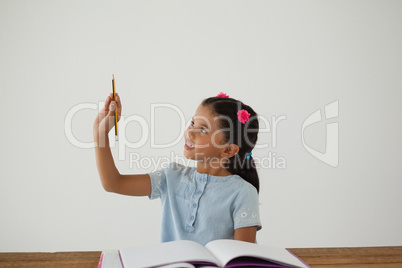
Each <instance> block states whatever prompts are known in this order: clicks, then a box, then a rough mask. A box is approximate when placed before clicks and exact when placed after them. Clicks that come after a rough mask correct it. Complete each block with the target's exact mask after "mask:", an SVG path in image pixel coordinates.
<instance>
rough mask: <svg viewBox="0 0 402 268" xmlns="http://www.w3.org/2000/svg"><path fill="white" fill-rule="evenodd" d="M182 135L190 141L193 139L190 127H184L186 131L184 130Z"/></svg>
mask: <svg viewBox="0 0 402 268" xmlns="http://www.w3.org/2000/svg"><path fill="white" fill-rule="evenodd" d="M184 137H185V138H186V139H189V140H191V141H194V133H193V131H191V130H190V127H188V128H187V129H186V131H185V132H184Z"/></svg>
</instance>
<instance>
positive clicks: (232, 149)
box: [221, 144, 240, 158]
mask: <svg viewBox="0 0 402 268" xmlns="http://www.w3.org/2000/svg"><path fill="white" fill-rule="evenodd" d="M239 150H240V148H239V146H237V144H229V145H228V146H226V148H225V149H223V151H222V153H221V156H222V157H226V158H231V157H232V156H234V155H236V154H237V153H238V152H239Z"/></svg>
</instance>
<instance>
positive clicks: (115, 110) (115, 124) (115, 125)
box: [112, 74, 119, 141]
mask: <svg viewBox="0 0 402 268" xmlns="http://www.w3.org/2000/svg"><path fill="white" fill-rule="evenodd" d="M112 88H113V101H114V104H115V109H114V133H115V137H116V141H118V140H119V136H118V135H119V131H118V129H117V103H116V89H115V85H114V74H113V75H112Z"/></svg>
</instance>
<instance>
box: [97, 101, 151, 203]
mask: <svg viewBox="0 0 402 268" xmlns="http://www.w3.org/2000/svg"><path fill="white" fill-rule="evenodd" d="M116 108H117V119H118V120H120V117H121V110H122V106H121V102H120V97H119V95H118V94H116V104H114V102H112V94H110V95H109V96H108V97H107V98H106V101H105V105H104V106H103V108H102V110H101V111H100V112H99V114H98V116H97V117H96V119H95V122H94V125H93V135H94V142H95V158H96V166H97V168H98V173H99V176H100V179H101V183H102V186H103V188H104V189H105V190H106V191H107V192H113V193H118V194H124V195H133V196H147V195H150V194H151V181H150V178H149V175H148V174H136V175H122V174H120V173H119V171H118V170H117V168H116V165H115V164H114V160H113V156H112V153H111V151H110V147H109V138H108V133H109V131H110V130H111V129H112V128H113V126H114V110H115V109H116Z"/></svg>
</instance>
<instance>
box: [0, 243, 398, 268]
mask: <svg viewBox="0 0 402 268" xmlns="http://www.w3.org/2000/svg"><path fill="white" fill-rule="evenodd" d="M289 250H290V251H291V252H293V253H294V254H295V255H296V256H298V257H299V258H301V259H302V260H303V261H305V262H306V263H308V264H309V265H311V267H313V268H335V267H341V268H346V267H347V268H363V267H368V268H374V267H378V268H391V267H392V268H401V267H402V246H401V247H367V248H291V249H289ZM100 254H101V252H99V251H94V252H56V253H0V267H1V268H2V267H30V268H50V267H52V268H53V267H54V268H64V267H71V268H87V267H88V268H97V266H98V261H99V257H100Z"/></svg>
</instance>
